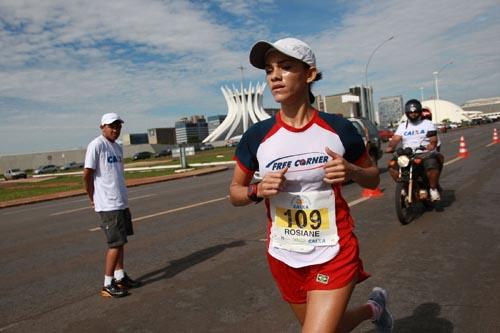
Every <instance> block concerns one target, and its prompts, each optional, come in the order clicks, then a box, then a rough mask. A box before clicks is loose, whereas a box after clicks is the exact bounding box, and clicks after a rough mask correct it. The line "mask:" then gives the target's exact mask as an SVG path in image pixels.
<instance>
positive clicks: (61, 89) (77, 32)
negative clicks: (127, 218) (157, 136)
mask: <svg viewBox="0 0 500 333" xmlns="http://www.w3.org/2000/svg"><path fill="white" fill-rule="evenodd" d="M391 36H393V37H394V38H393V39H392V40H390V41H387V42H385V43H384V41H386V40H387V39H389V38H390V37H391ZM498 36H500V2H499V1H498V0H476V1H470V0H415V1H406V0H377V1H363V0H360V1H348V0H337V1H302V0H286V1H285V0H234V1H231V0H213V1H202V0H196V1H178V0H163V1H161V0H107V1H101V0H72V1H65V0H61V1H58V0H0V155H12V154H23V153H31V152H44V151H54V150H64V149H77V148H84V147H86V146H87V144H88V142H90V141H91V140H92V139H93V138H94V137H96V136H98V135H99V134H100V130H99V127H98V125H99V120H100V117H101V115H102V114H103V113H106V112H117V113H119V114H120V116H122V117H123V119H124V120H125V124H124V127H123V130H122V133H145V132H146V131H147V129H148V128H155V127H171V126H173V125H174V122H175V121H176V120H177V119H179V118H180V117H183V116H191V115H205V116H211V115H218V114H226V113H227V106H226V103H225V100H224V97H223V95H222V92H221V90H220V87H221V86H224V85H227V86H232V85H233V84H234V85H235V86H236V87H239V85H240V82H241V80H242V79H243V82H244V85H245V87H248V85H249V84H250V83H252V84H253V85H254V86H255V84H256V83H257V82H264V80H265V77H264V72H263V71H262V70H258V69H255V68H253V67H252V66H251V65H250V64H249V61H248V54H249V51H250V49H251V47H252V45H253V44H254V43H255V42H257V41H258V40H268V41H271V42H273V41H276V40H277V39H280V38H283V37H296V38H299V39H302V40H304V41H305V42H306V43H308V44H309V45H310V46H311V48H312V49H313V50H314V52H315V54H316V58H317V65H318V67H319V70H320V71H321V72H322V73H323V79H322V80H321V81H319V82H317V83H316V84H315V86H314V88H313V91H314V93H315V94H321V95H332V94H337V93H341V92H345V91H348V89H349V87H352V86H355V85H360V84H361V83H363V82H364V81H365V69H367V76H366V79H367V81H368V84H369V85H371V86H373V89H374V102H375V104H378V101H379V100H380V98H381V97H384V96H396V95H402V96H403V98H404V99H405V100H407V99H410V98H417V99H420V97H421V93H422V92H423V94H424V99H426V98H429V97H431V96H434V77H433V74H432V73H433V72H434V71H438V70H441V71H440V74H439V86H438V87H439V97H440V98H441V99H445V100H448V101H451V102H453V103H455V104H458V105H460V104H462V103H464V102H465V101H467V100H470V99H476V98H487V97H495V96H500V38H499V37H498ZM382 43H384V44H383V45H382V46H380V48H378V49H377V47H378V46H379V45H381V44H382ZM375 49H376V51H375V53H373V52H374V50H375ZM370 55H372V58H371V60H370V62H369V63H368V59H369V58H370ZM367 63H368V67H367ZM450 63H451V64H450ZM240 66H243V68H244V69H243V71H241V70H240V69H239V67H240ZM421 87H423V89H420V88H421ZM264 107H277V104H275V103H274V101H273V100H272V97H271V95H270V93H269V91H266V93H265V95H264Z"/></svg>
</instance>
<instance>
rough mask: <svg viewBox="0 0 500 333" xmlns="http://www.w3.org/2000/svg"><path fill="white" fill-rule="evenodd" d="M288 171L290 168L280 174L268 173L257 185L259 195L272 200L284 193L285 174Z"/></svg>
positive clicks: (279, 172)
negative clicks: (279, 193)
mask: <svg viewBox="0 0 500 333" xmlns="http://www.w3.org/2000/svg"><path fill="white" fill-rule="evenodd" d="M287 171H288V167H286V168H284V169H282V170H280V171H278V172H268V173H266V175H265V176H264V177H263V178H262V180H261V182H260V183H259V184H258V185H257V195H258V196H259V197H263V198H270V197H273V196H275V195H276V194H278V192H280V191H282V190H283V188H284V186H285V182H286V178H285V173H286V172H287Z"/></svg>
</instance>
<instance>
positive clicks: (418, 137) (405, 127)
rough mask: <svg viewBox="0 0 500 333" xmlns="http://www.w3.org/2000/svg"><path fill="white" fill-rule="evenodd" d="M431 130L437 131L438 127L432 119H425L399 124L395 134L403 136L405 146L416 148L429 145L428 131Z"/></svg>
mask: <svg viewBox="0 0 500 333" xmlns="http://www.w3.org/2000/svg"><path fill="white" fill-rule="evenodd" d="M430 131H436V127H435V126H434V124H433V123H432V121H430V120H427V119H424V120H421V121H420V122H419V123H417V124H412V123H411V122H410V121H408V122H404V123H402V124H399V126H398V129H397V130H396V133H395V134H396V135H399V136H401V138H402V144H403V148H406V147H410V148H411V149H415V148H418V147H420V146H424V147H427V145H428V144H429V142H430V139H429V138H428V137H427V132H430Z"/></svg>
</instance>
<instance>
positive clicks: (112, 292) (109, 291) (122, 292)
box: [101, 279, 128, 298]
mask: <svg viewBox="0 0 500 333" xmlns="http://www.w3.org/2000/svg"><path fill="white" fill-rule="evenodd" d="M127 295H128V291H127V290H126V289H123V288H121V287H120V286H118V285H117V284H116V281H115V280H114V279H113V281H111V284H110V285H107V286H104V287H102V289H101V296H102V297H113V298H119V297H123V296H127Z"/></svg>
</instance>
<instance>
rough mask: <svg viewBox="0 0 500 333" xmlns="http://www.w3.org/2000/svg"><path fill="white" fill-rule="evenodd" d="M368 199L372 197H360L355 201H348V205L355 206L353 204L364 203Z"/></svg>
mask: <svg viewBox="0 0 500 333" xmlns="http://www.w3.org/2000/svg"><path fill="white" fill-rule="evenodd" d="M368 199H370V197H364V198H359V199H356V200H354V201H351V202H348V203H347V205H348V206H349V207H353V206H356V205H357V204H359V203H362V202H363V201H366V200H368Z"/></svg>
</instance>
